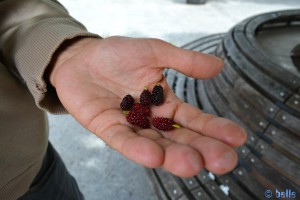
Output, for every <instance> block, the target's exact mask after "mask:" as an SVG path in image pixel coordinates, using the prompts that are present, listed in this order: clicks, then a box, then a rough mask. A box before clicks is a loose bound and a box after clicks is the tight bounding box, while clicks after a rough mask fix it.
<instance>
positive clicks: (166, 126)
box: [152, 117, 180, 131]
mask: <svg viewBox="0 0 300 200" xmlns="http://www.w3.org/2000/svg"><path fill="white" fill-rule="evenodd" d="M152 125H153V126H154V127H155V128H157V129H159V130H162V131H169V130H172V129H174V128H180V125H178V124H176V123H175V122H174V121H173V120H172V119H170V118H164V117H154V118H153V119H152Z"/></svg>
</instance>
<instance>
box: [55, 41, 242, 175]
mask: <svg viewBox="0 0 300 200" xmlns="http://www.w3.org/2000/svg"><path fill="white" fill-rule="evenodd" d="M222 65H223V62H222V61H221V60H219V59H217V58H215V57H213V56H209V55H205V54H202V53H199V52H193V51H188V50H183V49H180V48H177V47H174V46H173V45H171V44H168V43H166V42H163V41H161V40H158V39H132V38H125V37H110V38H106V39H94V38H83V39H80V40H78V41H76V42H74V44H72V45H70V46H69V47H68V48H66V49H65V50H64V51H63V52H62V53H60V54H59V56H58V58H57V60H56V62H55V63H54V68H53V70H52V73H51V75H50V82H51V83H52V85H53V86H54V87H55V88H56V91H57V94H58V96H59V98H60V100H61V102H62V104H63V105H64V106H65V108H66V109H67V110H68V111H69V113H70V114H71V115H72V116H73V117H74V118H76V119H77V120H78V122H79V123H81V124H82V125H83V126H84V127H85V128H87V129H88V130H89V131H91V132H92V133H94V134H96V135H97V136H98V137H99V138H101V139H102V140H103V141H104V142H105V143H107V144H108V145H109V146H110V147H111V148H113V149H115V150H117V151H118V152H120V153H121V154H123V155H124V156H125V157H127V158H128V159H130V160H133V161H135V162H137V163H139V164H142V165H144V166H146V167H163V168H165V169H166V170H168V171H169V172H171V173H173V174H175V175H177V176H181V177H189V176H193V175H196V174H197V173H199V171H200V170H201V169H202V168H203V167H205V168H206V169H207V170H209V171H211V172H213V173H216V174H223V173H226V172H228V171H230V170H232V169H233V168H234V167H235V165H236V163H237V154H236V153H235V151H234V147H237V146H239V145H241V144H243V143H244V142H245V140H246V133H245V131H244V129H242V128H241V127H240V126H238V125H237V124H235V123H233V122H231V121H230V120H227V119H224V118H220V117H216V116H213V115H211V114H207V113H204V112H202V111H201V110H199V109H198V108H196V107H193V106H191V105H189V104H187V103H184V102H182V101H181V100H180V99H179V98H177V97H176V95H175V94H174V93H173V92H172V90H171V89H170V88H169V86H168V85H167V82H166V79H165V78H164V77H163V74H162V72H163V69H164V68H165V67H168V68H173V69H175V70H178V71H180V72H182V73H184V74H186V75H187V76H192V77H195V78H210V77H213V76H214V75H216V74H217V73H219V72H220V70H221V68H222ZM158 82H160V83H161V85H162V86H163V87H164V90H165V103H164V104H163V105H161V106H159V107H154V108H153V109H152V113H153V115H157V116H164V117H169V118H174V121H175V122H177V123H179V124H180V125H181V126H182V128H179V129H175V130H172V131H168V132H159V131H158V130H156V129H155V128H154V129H138V128H136V127H133V126H132V125H130V124H129V123H128V122H127V121H126V117H125V115H124V114H123V113H122V111H121V109H120V107H119V105H120V102H121V99H122V98H123V97H124V96H125V95H126V94H131V95H132V96H133V97H135V98H136V99H138V97H139V95H140V93H141V91H142V90H143V87H144V86H148V87H149V88H153V86H154V85H155V84H157V83H158Z"/></svg>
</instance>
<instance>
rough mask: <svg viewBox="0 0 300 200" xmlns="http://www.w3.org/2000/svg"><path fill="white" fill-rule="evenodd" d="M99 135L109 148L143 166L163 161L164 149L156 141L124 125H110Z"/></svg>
mask: <svg viewBox="0 0 300 200" xmlns="http://www.w3.org/2000/svg"><path fill="white" fill-rule="evenodd" d="M99 137H100V138H101V139H102V140H103V141H104V142H105V143H107V144H108V145H109V146H110V147H111V148H113V149H115V150H116V151H118V152H119V153H121V154H123V155H124V156H125V157H127V158H128V159H130V160H132V161H134V162H136V163H139V164H141V165H143V166H146V167H151V168H153V167H160V166H161V165H162V163H163V161H164V149H163V148H162V147H161V146H160V145H159V144H157V142H155V141H153V140H151V139H148V138H146V137H142V136H139V135H137V134H136V133H134V132H133V131H132V129H131V128H130V127H128V126H126V125H120V124H119V125H114V126H111V127H109V128H108V129H106V130H105V131H104V132H102V133H101V134H100V135H99Z"/></svg>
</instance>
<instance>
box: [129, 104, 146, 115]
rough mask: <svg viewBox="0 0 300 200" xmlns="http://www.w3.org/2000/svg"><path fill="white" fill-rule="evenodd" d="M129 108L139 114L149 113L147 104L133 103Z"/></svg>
mask: <svg viewBox="0 0 300 200" xmlns="http://www.w3.org/2000/svg"><path fill="white" fill-rule="evenodd" d="M131 110H132V111H134V112H138V113H140V114H141V115H144V116H149V115H150V108H149V107H147V106H143V105H141V104H139V103H135V104H133V107H132V109H131Z"/></svg>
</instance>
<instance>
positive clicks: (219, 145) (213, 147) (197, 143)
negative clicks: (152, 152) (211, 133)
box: [163, 128, 237, 174]
mask: <svg viewBox="0 0 300 200" xmlns="http://www.w3.org/2000/svg"><path fill="white" fill-rule="evenodd" d="M163 134H164V135H165V137H167V138H168V139H170V140H172V141H174V142H176V143H178V144H184V145H188V146H190V147H192V148H193V149H196V150H197V151H198V153H199V155H201V157H202V158H203V161H204V167H205V168H206V169H208V170H209V171H211V172H213V173H216V174H224V173H226V172H229V171H231V170H232V169H233V168H234V167H235V166H236V164H237V154H236V152H235V151H234V149H233V148H232V147H230V146H229V145H227V144H225V143H223V142H221V141H219V140H216V139H214V138H211V137H206V136H202V135H201V134H198V133H196V132H194V131H191V130H190V129H186V128H180V129H176V130H174V131H170V132H164V133H163Z"/></svg>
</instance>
